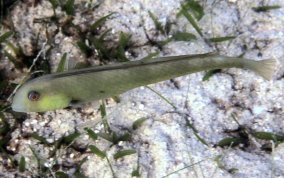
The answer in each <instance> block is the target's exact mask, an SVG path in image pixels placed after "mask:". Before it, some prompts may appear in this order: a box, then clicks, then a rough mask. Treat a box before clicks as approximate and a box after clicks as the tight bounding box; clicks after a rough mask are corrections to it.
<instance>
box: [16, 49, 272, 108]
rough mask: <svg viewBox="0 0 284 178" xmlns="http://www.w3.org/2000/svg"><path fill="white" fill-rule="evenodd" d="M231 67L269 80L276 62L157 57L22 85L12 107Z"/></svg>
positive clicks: (49, 104)
mask: <svg viewBox="0 0 284 178" xmlns="http://www.w3.org/2000/svg"><path fill="white" fill-rule="evenodd" d="M232 67H236V68H246V69H250V70H252V71H254V72H256V73H257V74H259V75H261V76H262V77H264V78H265V79H270V78H271V76H272V75H273V72H274V68H275V60H272V59H269V60H262V61H253V60H247V59H243V58H238V57H226V56H220V55H217V54H212V53H209V54H198V55H183V56H170V57H158V58H153V59H149V60H140V61H131V62H124V63H119V64H114V65H105V66H98V67H91V68H86V69H80V70H73V71H67V72H62V73H55V74H50V75H45V76H42V77H38V78H36V79H33V80H30V81H28V82H26V83H25V84H23V85H22V86H21V87H20V88H19V90H18V91H17V92H16V94H15V96H14V99H13V104H12V108H13V110H14V111H18V112H41V111H49V110H55V109H62V108H65V107H67V106H70V105H72V104H76V103H81V102H82V103H83V102H90V101H93V100H98V99H103V98H107V97H111V96H115V95H118V94H121V93H123V92H125V91H128V90H130V89H133V88H136V87H139V86H144V85H148V84H151V83H156V82H159V81H163V80H168V79H171V78H175V77H179V76H182V75H186V74H190V73H194V72H199V71H204V70H210V69H222V68H232Z"/></svg>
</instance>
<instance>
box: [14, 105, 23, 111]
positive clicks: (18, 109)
mask: <svg viewBox="0 0 284 178" xmlns="http://www.w3.org/2000/svg"><path fill="white" fill-rule="evenodd" d="M12 109H13V111H16V112H25V110H24V108H23V107H21V106H16V105H13V104H12Z"/></svg>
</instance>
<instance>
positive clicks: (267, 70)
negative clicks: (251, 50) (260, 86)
mask: <svg viewBox="0 0 284 178" xmlns="http://www.w3.org/2000/svg"><path fill="white" fill-rule="evenodd" d="M248 68H249V69H251V70H253V71H254V72H255V73H257V74H258V75H260V76H262V77H263V78H265V79H266V80H270V79H271V78H272V76H273V74H274V72H275V69H276V61H275V59H266V60H261V61H251V63H248Z"/></svg>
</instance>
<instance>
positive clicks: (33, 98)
mask: <svg viewBox="0 0 284 178" xmlns="http://www.w3.org/2000/svg"><path fill="white" fill-rule="evenodd" d="M28 98H29V100H30V101H38V100H39V98H40V94H39V93H38V92H36V91H30V92H29V94H28Z"/></svg>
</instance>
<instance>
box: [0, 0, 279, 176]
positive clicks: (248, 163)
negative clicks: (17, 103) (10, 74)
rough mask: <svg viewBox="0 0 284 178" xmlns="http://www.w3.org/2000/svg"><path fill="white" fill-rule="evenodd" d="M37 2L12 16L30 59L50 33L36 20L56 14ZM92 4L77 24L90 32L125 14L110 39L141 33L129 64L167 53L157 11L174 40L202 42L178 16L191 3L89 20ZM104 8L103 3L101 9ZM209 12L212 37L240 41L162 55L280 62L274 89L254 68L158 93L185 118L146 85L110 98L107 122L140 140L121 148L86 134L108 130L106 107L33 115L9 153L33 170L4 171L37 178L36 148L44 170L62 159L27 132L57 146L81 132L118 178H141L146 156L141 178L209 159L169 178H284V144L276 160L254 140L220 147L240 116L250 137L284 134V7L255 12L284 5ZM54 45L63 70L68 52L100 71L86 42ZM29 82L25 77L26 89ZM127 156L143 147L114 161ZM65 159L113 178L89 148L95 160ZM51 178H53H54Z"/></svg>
mask: <svg viewBox="0 0 284 178" xmlns="http://www.w3.org/2000/svg"><path fill="white" fill-rule="evenodd" d="M32 2H33V1H31V0H30V1H23V2H18V3H16V4H15V5H14V6H13V8H12V9H11V10H10V14H9V18H11V20H12V21H13V23H14V28H15V29H14V30H16V31H17V33H18V35H19V38H18V40H19V44H21V46H22V47H23V49H24V52H25V53H27V54H28V53H29V52H30V50H29V49H30V48H31V47H32V40H34V39H35V36H36V34H38V32H39V31H44V30H42V25H41V24H34V23H33V20H34V19H35V18H42V17H49V16H51V15H52V14H53V11H52V6H51V4H50V3H49V2H48V1H40V2H39V3H38V4H36V5H34V6H33V4H32ZM87 2H89V1H87V0H86V1H83V0H82V1H76V3H75V4H76V8H75V9H76V14H75V17H74V20H73V22H74V23H75V24H77V25H80V26H81V28H84V25H86V24H91V23H93V22H94V21H95V20H96V19H98V18H100V17H102V16H104V15H107V14H109V13H111V12H116V13H115V14H114V15H113V16H112V17H111V18H110V19H109V20H107V22H106V23H105V25H104V26H103V28H104V29H106V28H112V32H111V35H110V36H108V38H109V39H113V40H114V41H117V40H118V35H119V33H120V32H127V33H130V34H132V42H133V43H134V44H135V45H134V47H131V48H130V49H129V51H127V56H128V57H129V58H130V59H131V60H138V59H140V58H142V57H144V56H146V55H147V54H149V53H152V52H155V51H159V49H158V48H157V47H155V46H151V45H148V44H147V41H148V39H147V38H146V33H147V34H148V35H149V37H150V38H152V39H158V40H162V39H165V37H164V36H163V35H159V34H158V35H157V31H156V29H155V26H154V23H153V21H152V20H151V18H150V16H149V14H148V11H151V12H152V13H153V14H155V15H156V16H157V17H158V19H159V21H160V22H161V23H162V24H165V22H166V21H167V20H169V21H171V22H174V25H173V28H172V32H175V31H182V32H191V33H194V34H196V36H198V34H197V33H196V31H195V30H194V29H193V28H192V26H191V25H190V24H189V23H188V22H187V20H186V19H185V18H184V17H181V18H178V19H177V18H176V14H177V13H178V11H179V10H180V2H183V1H177V0H155V1H150V0H144V1H143V0H127V1H126V0H105V1H102V2H101V5H100V6H99V8H96V9H95V10H93V11H91V13H90V12H89V13H83V11H84V10H85V9H86V5H85V4H86V3H87ZM94 3H96V2H95V1H93V4H94ZM201 4H202V5H204V10H205V16H204V17H203V19H202V20H201V21H199V22H198V24H199V26H200V27H201V28H202V31H203V32H204V36H205V37H206V38H210V37H219V36H237V38H236V39H234V40H231V41H229V42H222V43H217V44H213V45H211V46H209V45H208V43H206V42H205V41H204V40H202V38H201V37H199V36H198V39H197V40H194V41H191V42H182V41H179V42H170V43H169V44H168V45H166V46H165V47H164V48H163V50H162V51H159V52H160V54H159V55H160V56H170V55H183V54H198V53H206V52H213V51H219V53H221V54H225V55H228V56H238V55H240V54H242V53H243V52H245V55H244V57H246V58H251V59H255V60H261V59H269V58H274V59H276V60H277V70H276V72H275V75H274V77H273V79H272V80H271V81H266V80H264V79H263V78H261V77H259V76H257V75H255V74H254V73H253V72H250V71H248V70H240V69H228V70H222V73H218V74H216V75H214V76H213V77H212V78H210V80H209V81H205V82H202V77H203V76H204V72H200V73H196V74H192V75H188V76H183V77H179V78H175V79H173V80H168V81H164V82H160V83H157V84H152V85H150V87H152V88H153V89H155V90H156V91H158V92H159V93H161V94H162V95H163V96H165V97H166V98H168V100H169V101H171V102H172V103H173V104H174V105H175V106H176V107H177V109H176V110H174V109H173V108H172V107H171V106H170V105H169V104H168V103H166V102H165V101H164V100H162V99H161V98H160V97H159V96H157V95H156V94H154V93H153V92H152V91H150V90H149V89H147V88H145V87H140V88H136V89H133V90H131V91H128V92H126V93H124V94H122V95H120V99H121V102H120V103H116V102H114V100H112V99H108V100H107V104H106V111H107V116H106V117H107V120H108V122H109V124H110V127H111V129H112V130H113V131H115V132H116V133H119V134H123V133H125V132H129V133H131V135H132V139H131V141H125V142H119V143H118V144H117V145H112V144H111V143H110V142H108V141H105V140H103V139H98V140H97V141H93V140H92V139H90V138H89V137H88V136H87V135H86V133H85V132H84V130H82V128H84V127H89V128H91V129H93V130H95V131H102V130H103V127H102V125H101V124H98V125H96V123H97V122H99V121H100V120H101V116H100V113H99V112H98V107H99V104H98V103H99V102H94V103H91V104H86V105H83V106H81V107H80V109H78V108H73V109H68V110H66V109H65V110H64V109H62V110H57V111H50V112H45V113H44V114H42V115H39V114H37V113H30V114H28V115H27V119H26V120H25V121H24V123H23V125H22V127H19V128H17V129H16V130H15V131H14V132H13V134H12V140H11V141H10V142H9V147H8V148H9V149H11V150H13V151H15V152H16V154H15V155H14V158H15V159H18V160H19V159H20V158H21V156H24V157H25V158H26V171H25V172H24V173H19V172H17V171H16V170H13V171H11V170H8V169H7V168H6V166H5V165H6V164H4V163H5V159H3V158H2V157H0V163H1V162H2V163H1V164H0V175H1V176H2V177H13V176H15V175H22V176H29V177H30V176H36V175H37V174H38V169H37V161H36V159H35V157H34V156H33V154H32V152H31V150H30V148H29V146H31V147H33V148H34V149H35V150H36V151H37V153H38V155H40V157H41V161H42V162H43V164H44V165H46V166H49V167H52V165H53V162H54V159H55V158H47V155H48V153H49V152H50V150H51V148H50V147H46V146H44V145H43V144H40V143H39V142H38V141H37V140H35V139H33V138H28V139H27V138H24V137H23V136H22V135H21V134H23V133H31V132H36V133H38V134H39V135H41V136H43V137H45V138H46V139H47V140H48V141H49V142H53V141H54V140H57V139H59V138H60V137H62V136H63V135H64V134H66V135H68V134H71V133H73V132H74V131H75V129H77V130H79V132H81V133H82V134H81V136H80V137H79V138H78V139H77V140H76V141H75V142H76V143H75V144H77V145H81V146H82V147H84V146H86V145H88V144H95V145H96V146H97V147H98V148H100V149H101V150H103V151H106V152H107V156H108V157H109V160H110V162H111V164H112V166H113V170H114V172H115V175H116V177H121V178H122V177H123V178H124V177H131V172H132V171H133V170H134V169H136V166H137V158H138V157H139V165H140V174H141V177H162V176H165V175H167V174H169V173H172V172H174V171H176V170H178V169H181V168H183V167H186V166H188V165H191V164H194V163H197V162H199V161H202V160H204V161H203V162H201V163H199V164H197V165H194V166H192V167H189V168H186V169H183V170H181V171H178V172H177V173H175V174H172V175H170V176H169V177H206V178H209V177H244V178H245V177H270V176H272V177H284V145H283V144H280V145H278V146H277V147H276V148H275V149H274V151H273V152H272V153H271V152H265V151H263V150H261V146H262V145H263V144H264V143H267V142H264V141H263V140H259V139H256V138H254V137H252V136H251V135H250V136H249V145H247V146H245V145H239V146H237V147H233V148H221V147H214V145H216V144H217V143H218V142H219V141H220V140H222V139H224V138H228V137H230V134H228V133H225V131H227V130H236V129H237V128H238V124H237V123H236V122H235V121H234V120H233V119H232V117H231V114H232V113H236V115H237V119H238V122H239V123H240V124H241V125H242V126H244V127H245V128H247V129H248V130H250V131H264V132H272V133H275V134H280V135H281V134H282V135H283V133H284V131H283V129H284V94H283V91H284V78H283V72H284V65H283V62H284V8H281V9H276V10H271V11H269V12H264V13H256V12H254V11H253V10H252V9H251V8H252V7H257V6H260V5H280V6H282V7H284V1H282V0H270V1H260V0H239V1H237V0H226V1H212V0H208V1H201ZM56 11H57V14H58V16H64V15H63V12H62V10H61V9H60V8H57V9H56ZM48 28H49V30H50V31H52V30H54V29H55V26H54V25H52V24H51V25H50V26H49V27H48ZM1 30H2V31H5V30H7V29H1ZM45 39H46V37H45V33H40V44H41V45H42V44H43V43H44V41H45ZM54 39H55V41H54V44H56V45H57V46H56V47H55V48H53V50H52V52H51V55H50V56H48V57H49V58H50V60H51V64H52V67H53V68H52V70H53V71H55V69H56V66H57V64H58V63H59V60H60V57H61V56H62V54H63V53H64V52H67V53H68V56H69V58H72V59H75V60H78V61H85V60H88V61H89V62H90V63H92V64H93V65H95V64H97V63H98V60H97V59H94V58H88V59H86V58H85V57H84V55H83V54H82V53H81V52H80V50H79V49H78V47H77V46H76V45H75V43H76V41H77V39H76V38H75V37H72V36H65V35H64V34H62V33H61V32H59V33H57V34H56V35H55V36H54ZM244 46H246V49H245V48H244ZM133 54H135V55H133ZM43 55H44V54H43ZM1 63H2V65H3V64H4V63H5V66H6V67H8V66H9V67H11V68H13V65H12V64H11V63H9V61H8V60H7V59H4V60H2V61H1ZM16 72H18V73H20V71H16ZM157 72H158V71H157ZM19 80H20V79H15V81H16V82H18V81H19ZM141 117H145V118H147V121H145V122H144V123H143V124H142V126H141V127H140V128H139V129H137V130H135V131H133V130H132V123H133V122H134V121H135V120H137V119H139V118H141ZM185 118H187V119H189V121H190V122H191V124H192V125H193V126H194V127H195V129H196V130H197V131H198V134H199V135H200V136H201V137H202V138H203V139H204V140H206V142H207V143H208V144H209V146H206V145H204V144H203V143H201V142H200V141H199V140H198V139H197V137H196V136H195V135H194V132H193V130H192V129H190V128H189V127H188V126H187V125H186V121H185ZM268 143H269V141H268ZM65 147H66V146H65ZM123 149H134V150H136V151H137V153H136V154H133V155H130V156H125V157H123V158H120V159H117V160H115V159H113V154H114V153H116V152H117V151H119V150H123ZM59 153H61V154H59V155H58V157H57V161H58V163H59V165H60V164H68V165H74V164H75V163H78V162H79V161H80V160H82V159H83V158H84V157H86V156H87V161H86V162H85V163H84V164H83V165H82V168H81V172H82V173H83V174H84V175H85V176H88V177H112V173H111V171H110V168H109V166H108V163H107V161H106V159H101V158H99V157H98V156H96V155H95V154H92V153H90V152H89V150H87V151H86V153H79V152H77V151H75V150H72V149H67V148H64V147H62V148H61V149H60V150H59ZM218 155H222V160H221V162H222V163H223V164H224V166H225V169H221V168H219V167H218V166H217V164H216V161H214V158H215V157H216V156H218ZM6 161H7V160H6ZM232 168H235V169H237V171H236V172H235V173H229V171H228V170H229V169H232ZM226 169H227V170H226ZM61 171H64V172H65V173H68V174H69V175H70V176H71V175H72V174H73V172H74V171H75V168H72V166H71V168H66V167H65V168H64V169H63V170H61ZM47 175H49V176H52V174H47Z"/></svg>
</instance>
